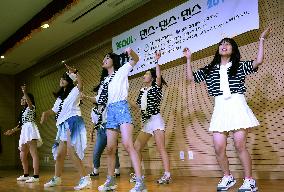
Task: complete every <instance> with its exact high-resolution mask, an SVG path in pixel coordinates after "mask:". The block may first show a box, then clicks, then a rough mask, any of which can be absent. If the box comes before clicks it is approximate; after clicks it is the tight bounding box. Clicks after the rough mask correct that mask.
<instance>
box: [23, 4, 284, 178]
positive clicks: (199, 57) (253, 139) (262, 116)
mask: <svg viewBox="0 0 284 192" xmlns="http://www.w3.org/2000/svg"><path fill="white" fill-rule="evenodd" d="M280 1H281V0H269V1H268V0H260V1H259V11H260V20H261V21H260V24H261V26H260V30H254V31H251V32H248V33H245V34H242V35H240V36H238V37H236V38H235V40H236V41H237V42H238V43H239V45H240V51H241V53H242V59H243V60H246V59H247V60H249V59H254V58H255V57H256V52H257V46H258V42H257V41H258V37H259V35H260V32H261V31H262V30H263V29H264V28H265V27H266V26H268V25H271V26H272V27H273V32H272V34H271V36H270V37H269V38H268V39H267V40H266V41H265V62H264V64H263V65H262V66H261V67H260V69H259V71H258V73H257V74H255V75H252V76H250V77H248V79H247V80H246V85H247V88H248V92H247V94H246V98H247V101H248V104H249V106H250V107H251V109H252V110H253V112H254V113H255V115H256V116H257V118H258V119H259V121H260V123H261V125H260V126H259V127H258V128H256V129H252V130H251V132H250V133H249V135H248V141H247V145H248V148H249V151H250V153H251V154H252V159H253V172H254V175H255V176H256V177H258V178H279V179H280V178H282V179H283V178H284V176H283V175H284V174H283V171H284V164H283V162H284V148H283V141H284V140H283V133H284V130H283V125H284V105H283V103H284V97H283V93H284V92H283V85H284V82H283V71H284V67H283V66H284V63H283V52H284V48H283V34H284V29H283V14H281V13H282V12H281V6H282V5H280ZM163 2H164V1H163ZM173 2H175V3H173ZM182 2H184V1H169V3H162V1H159V0H156V1H151V2H150V3H148V4H146V5H144V6H142V7H141V8H138V9H137V10H135V12H133V13H130V14H129V15H127V16H124V17H122V18H121V19H118V20H117V21H115V22H114V23H112V24H110V25H108V26H106V27H104V28H102V29H101V30H99V31H96V32H94V33H93V34H91V35H89V36H87V37H85V38H83V39H82V40H80V41H78V42H76V43H74V44H73V45H70V46H69V47H67V48H66V49H64V50H63V51H61V52H59V53H56V54H55V55H53V56H50V57H49V58H46V59H45V61H43V62H42V63H40V64H38V65H36V66H34V67H32V68H30V69H28V70H26V71H25V72H23V73H21V74H19V75H18V76H17V86H18V85H20V84H21V83H22V82H27V85H28V86H29V91H30V92H32V93H33V94H34V95H35V98H36V103H37V114H38V116H37V119H39V118H40V113H41V112H42V111H45V110H47V109H50V108H51V107H52V105H53V103H54V101H55V99H54V98H53V97H52V92H53V91H55V90H56V89H57V88H58V84H59V79H60V76H61V75H62V73H63V72H64V69H63V66H56V65H58V63H59V62H58V61H60V60H62V58H68V56H71V55H72V54H74V52H75V51H77V50H82V54H80V56H78V57H76V58H74V59H73V60H72V61H71V62H70V63H69V64H70V65H75V66H76V68H78V69H79V71H80V73H81V75H82V76H83V79H84V86H85V92H86V94H87V95H91V94H92V93H91V90H92V88H93V86H94V85H96V84H97V83H98V80H99V76H100V70H101V67H100V66H101V62H102V59H103V56H104V55H105V54H106V53H108V52H110V51H111V42H110V41H109V40H110V38H111V37H112V36H113V35H116V34H119V33H121V32H123V31H125V30H127V29H130V28H132V27H134V26H136V25H138V24H140V23H142V22H144V21H147V20H149V19H151V18H153V17H155V16H157V15H159V14H161V13H163V12H164V11H167V10H169V9H171V8H173V7H175V6H177V5H179V4H181V3H182ZM155 4H159V5H160V6H156V7H155V6H153V5H155ZM154 10H155V11H154ZM142 13H143V14H142ZM142 15H143V16H142ZM128 18H132V20H131V21H129V20H128ZM118 26H120V27H118ZM97 37H100V38H97ZM103 42H105V43H103ZM100 43H101V44H100ZM96 44H98V45H99V46H97V47H95V48H93V47H94V45H96ZM215 49H216V46H212V47H209V48H207V49H204V50H202V51H199V52H198V53H196V54H194V55H193V66H194V69H198V68H199V67H202V66H204V65H205V64H207V63H209V62H210V61H211V60H212V58H213V54H214V52H215ZM86 50H88V51H86ZM84 51H85V52H84ZM77 54H79V52H77ZM64 56H65V57H64ZM185 62H186V61H185V60H184V59H178V60H176V61H173V62H171V63H168V64H167V65H165V66H163V71H162V73H163V76H164V78H165V79H166V81H167V82H168V87H165V88H164V99H163V102H162V106H161V111H162V115H163V117H164V119H165V121H166V126H167V131H166V147H167V150H168V153H169V156H170V161H171V168H172V170H173V172H174V173H175V174H176V175H196V176H220V175H221V172H220V168H219V166H218V164H217V162H216V158H215V154H214V149H213V146H212V133H210V132H208V126H209V122H210V118H211V114H212V109H213V99H212V98H210V97H209V96H208V94H207V91H206V87H205V85H204V84H200V85H188V84H186V82H185V76H184V71H185ZM142 86H143V85H142V79H141V74H139V75H136V76H134V77H131V78H130V91H129V99H130V100H132V101H135V99H136V97H137V95H138V91H139V89H140V88H141V87H142ZM91 107H92V105H91V103H89V102H88V101H85V102H84V104H83V105H82V112H83V118H84V120H85V122H86V126H87V128H88V132H90V130H91V128H92V124H91V122H90V115H89V114H90V109H91ZM138 114H139V111H136V110H135V109H133V117H134V124H135V128H136V129H135V136H137V133H138V131H139V129H140V121H139V118H140V117H139V115H138ZM40 132H41V135H42V137H43V140H44V145H43V146H42V147H41V148H40V150H39V151H40V159H41V165H42V166H53V161H48V162H47V161H46V157H48V158H49V159H50V160H51V158H52V156H51V146H52V144H53V140H54V138H55V134H56V128H55V123H54V121H53V119H49V121H48V123H47V124H45V125H43V126H40ZM281 135H282V136H281ZM93 144H94V142H91V140H90V135H89V134H88V148H87V150H86V158H85V159H84V163H85V164H86V165H87V166H88V167H92V150H93ZM189 150H190V151H193V155H194V159H193V160H185V161H181V160H180V159H179V152H180V151H185V152H187V151H189ZM227 150H228V156H229V160H230V163H231V166H230V168H231V170H232V171H233V172H235V174H236V176H238V177H239V176H241V170H242V167H241V165H240V161H239V160H238V158H237V155H236V153H235V150H234V146H233V140H232V139H231V138H229V139H228V147H227ZM119 154H120V157H121V165H122V167H130V159H129V157H128V155H127V153H126V152H125V150H124V149H123V148H122V146H121V144H119ZM143 156H144V167H145V169H146V170H147V171H149V170H151V172H152V173H157V172H159V171H160V170H161V168H162V164H161V159H160V157H159V155H158V152H157V151H156V148H155V142H154V141H153V140H152V139H151V140H150V142H149V143H148V147H147V148H146V149H145V150H144V152H143ZM65 165H66V166H67V167H71V166H72V164H71V161H70V159H69V158H67V159H66V164H65ZM102 167H106V156H105V155H103V156H102Z"/></svg>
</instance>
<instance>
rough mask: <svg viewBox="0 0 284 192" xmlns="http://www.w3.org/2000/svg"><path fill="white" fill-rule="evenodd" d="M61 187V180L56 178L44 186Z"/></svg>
mask: <svg viewBox="0 0 284 192" xmlns="http://www.w3.org/2000/svg"><path fill="white" fill-rule="evenodd" d="M57 185H61V178H60V177H56V176H54V177H53V178H52V179H51V180H50V181H49V182H47V183H46V184H44V187H55V186H57Z"/></svg>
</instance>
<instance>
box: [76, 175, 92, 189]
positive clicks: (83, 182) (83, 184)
mask: <svg viewBox="0 0 284 192" xmlns="http://www.w3.org/2000/svg"><path fill="white" fill-rule="evenodd" d="M91 187H92V180H91V178H90V176H85V177H82V178H81V179H80V181H79V184H78V185H77V186H76V187H74V189H75V190H81V189H84V188H86V189H90V188H91Z"/></svg>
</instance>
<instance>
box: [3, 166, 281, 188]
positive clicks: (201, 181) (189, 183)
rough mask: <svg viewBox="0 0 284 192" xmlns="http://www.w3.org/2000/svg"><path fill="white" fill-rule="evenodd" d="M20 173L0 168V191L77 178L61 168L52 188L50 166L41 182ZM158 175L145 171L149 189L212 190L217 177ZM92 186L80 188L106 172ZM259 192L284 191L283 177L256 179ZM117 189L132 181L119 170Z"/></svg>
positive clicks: (71, 184)
mask: <svg viewBox="0 0 284 192" xmlns="http://www.w3.org/2000/svg"><path fill="white" fill-rule="evenodd" d="M21 174H22V172H21V170H0V191H1V192H14V191H15V192H18V191H19V192H32V191H54V192H63V191H64V192H65V191H74V190H73V187H74V186H75V185H76V184H77V182H78V180H79V175H78V174H77V173H76V172H75V171H70V170H68V171H64V173H63V176H62V185H61V186H58V187H54V188H47V189H44V187H43V184H44V183H45V182H47V181H48V180H49V179H50V178H51V177H52V176H53V169H51V170H42V171H41V173H40V182H39V183H32V184H27V183H24V182H17V181H16V178H17V177H18V176H20V175H21ZM156 179H157V177H156V176H153V175H146V185H147V188H148V192H214V191H216V190H215V189H216V184H217V183H218V181H219V178H207V177H173V180H172V183H171V184H168V185H157V184H156V183H155V181H156ZM92 181H93V186H92V189H88V190H83V191H98V190H97V188H98V186H99V185H101V184H103V183H104V182H105V173H101V174H100V176H99V177H97V178H93V179H92ZM241 182H242V181H241V180H240V179H238V182H237V184H236V185H235V186H234V188H233V189H231V190H229V191H228V192H233V191H234V192H236V191H237V189H238V187H239V186H240V185H241ZM257 182H258V187H259V192H282V191H284V180H257ZM117 184H118V188H117V190H116V191H117V192H119V191H121V192H127V191H129V190H130V189H131V188H132V186H133V184H131V183H129V176H128V175H126V174H122V175H121V176H120V178H118V179H117Z"/></svg>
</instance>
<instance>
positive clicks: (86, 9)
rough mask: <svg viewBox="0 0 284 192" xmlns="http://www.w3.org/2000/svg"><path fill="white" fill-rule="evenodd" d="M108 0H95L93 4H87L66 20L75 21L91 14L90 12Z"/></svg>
mask: <svg viewBox="0 0 284 192" xmlns="http://www.w3.org/2000/svg"><path fill="white" fill-rule="evenodd" d="M106 1H107V0H95V1H93V2H92V3H91V4H89V5H87V6H85V7H84V8H83V9H81V10H80V11H78V12H77V13H76V14H74V15H73V16H72V17H70V18H69V19H67V20H66V23H74V22H76V21H78V20H79V19H81V18H82V17H84V16H85V15H87V14H89V13H90V12H92V11H94V10H95V9H96V8H98V7H99V6H101V5H102V4H103V3H105V2H106Z"/></svg>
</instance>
